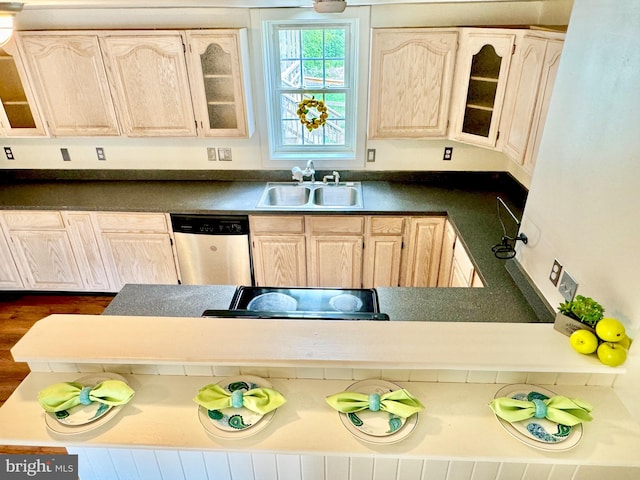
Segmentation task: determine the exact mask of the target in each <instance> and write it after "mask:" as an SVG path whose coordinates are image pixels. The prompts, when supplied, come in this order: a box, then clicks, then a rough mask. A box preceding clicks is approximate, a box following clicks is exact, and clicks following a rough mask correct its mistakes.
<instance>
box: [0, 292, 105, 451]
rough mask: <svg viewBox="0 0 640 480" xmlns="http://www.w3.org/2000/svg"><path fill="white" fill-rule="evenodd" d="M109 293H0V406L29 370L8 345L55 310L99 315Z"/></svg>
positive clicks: (11, 447) (23, 449) (49, 449)
mask: <svg viewBox="0 0 640 480" xmlns="http://www.w3.org/2000/svg"><path fill="white" fill-rule="evenodd" d="M112 299H113V296H112V295H58V294H48V295H31V294H29V295H20V294H12V293H0V406H1V405H2V404H3V403H4V402H5V401H6V400H7V398H9V396H10V395H11V393H12V392H13V391H14V390H15V388H16V387H17V386H18V385H19V384H20V382H21V381H22V380H23V379H24V378H25V377H26V376H27V374H28V373H29V367H27V365H26V364H25V363H19V362H14V361H13V358H12V357H11V352H10V350H11V348H12V347H13V346H14V345H15V343H16V342H17V341H18V340H19V339H20V338H21V337H22V336H23V335H24V334H25V333H26V332H27V330H29V328H31V326H32V325H33V324H34V323H35V322H37V321H38V320H40V319H42V318H44V317H46V316H48V315H51V314H54V313H79V314H91V315H93V314H100V313H102V311H103V310H104V309H105V307H106V306H107V305H109V302H111V300H112ZM64 452H65V450H64V449H60V448H42V447H14V446H2V445H0V453H17V454H25V453H64Z"/></svg>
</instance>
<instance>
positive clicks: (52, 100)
mask: <svg viewBox="0 0 640 480" xmlns="http://www.w3.org/2000/svg"><path fill="white" fill-rule="evenodd" d="M18 39H19V43H20V45H21V48H22V50H23V52H24V54H25V55H24V60H25V63H26V64H27V67H28V72H29V74H30V76H31V79H32V82H33V86H34V89H35V90H36V93H37V96H38V99H39V101H40V104H41V107H42V109H43V115H44V116H45V118H46V119H47V123H48V127H49V131H50V132H51V134H52V135H57V136H63V135H67V136H79V135H85V136H86V135H91V136H95V135H119V134H120V130H119V128H118V122H117V120H116V113H115V108H114V106H113V102H112V100H111V93H110V90H109V85H108V82H107V77H106V73H105V68H104V63H103V61H102V56H101V53H100V45H99V44H98V37H97V36H96V35H51V34H39V33H37V32H29V33H23V34H21V35H19V37H18Z"/></svg>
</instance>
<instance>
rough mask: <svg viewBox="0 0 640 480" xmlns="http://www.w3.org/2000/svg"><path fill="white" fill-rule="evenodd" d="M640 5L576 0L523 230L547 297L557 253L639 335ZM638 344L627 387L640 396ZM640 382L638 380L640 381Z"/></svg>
mask: <svg viewBox="0 0 640 480" xmlns="http://www.w3.org/2000/svg"><path fill="white" fill-rule="evenodd" d="M639 25H640V2H638V1H637V0H575V4H574V9H573V12H572V14H571V22H570V25H569V30H568V32H567V37H566V41H565V46H564V50H563V54H562V60H561V64H560V70H559V72H558V77H557V80H556V84H555V88H554V93H553V98H552V101H551V107H550V110H549V115H548V117H547V124H546V128H545V131H544V136H543V139H542V142H541V145H540V153H539V157H538V160H537V165H536V171H535V173H534V175H533V179H532V183H531V190H530V193H529V197H528V201H527V205H526V208H525V212H524V221H523V225H522V229H521V231H523V232H525V233H526V234H527V235H528V236H529V238H530V240H531V241H530V243H529V244H528V245H527V246H526V247H522V248H521V249H520V251H519V253H518V255H519V258H520V261H521V263H522V265H523V266H524V268H525V269H526V271H527V272H528V274H529V275H530V276H531V278H532V279H533V280H534V282H535V283H536V285H537V286H538V287H539V288H540V290H541V291H542V292H543V294H544V296H545V297H546V298H547V299H548V300H549V302H550V303H551V304H552V305H554V306H556V305H557V304H558V303H559V302H560V301H561V297H560V294H559V293H558V292H557V290H556V289H555V287H553V285H552V284H551V283H550V281H549V280H548V278H547V277H548V275H549V272H550V270H551V266H552V264H553V260H554V258H557V259H558V260H559V261H560V262H561V263H562V264H563V265H564V268H565V269H566V270H567V271H569V272H570V273H571V274H572V276H573V277H574V278H575V279H576V280H577V281H578V283H579V287H578V293H580V294H582V295H585V296H590V297H593V298H595V299H596V300H597V301H599V302H600V303H601V304H602V305H603V306H604V307H605V310H606V311H605V314H606V315H607V316H613V317H617V318H619V319H620V320H621V321H623V322H624V323H625V324H626V326H627V328H628V330H629V331H630V333H631V334H632V336H635V337H636V338H638V333H639V332H640V295H639V294H638V292H640V276H639V275H638V272H639V271H640V255H638V252H636V251H635V246H636V244H637V242H638V239H639V238H640V222H639V221H638V219H639V216H638V207H639V205H640V161H639V160H640V134H639V133H640V114H639V113H638V112H639V110H640V36H639V35H638V32H639V30H638V26H639ZM638 350H640V348H639V347H637V346H635V348H633V347H632V349H631V354H632V355H631V358H630V359H629V360H628V361H627V365H628V367H629V368H630V370H631V374H630V375H627V376H626V377H625V378H626V380H625V381H624V382H621V383H620V387H621V388H623V387H624V388H625V389H627V390H630V391H631V392H632V393H633V395H635V398H636V401H638V400H640V381H639V379H640V358H639V357H640V354H639V352H638ZM634 382H635V386H634V385H633V384H634Z"/></svg>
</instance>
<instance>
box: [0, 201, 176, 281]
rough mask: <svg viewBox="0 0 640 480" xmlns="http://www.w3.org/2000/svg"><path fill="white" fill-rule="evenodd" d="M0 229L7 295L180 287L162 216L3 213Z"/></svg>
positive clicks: (0, 269)
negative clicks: (132, 285)
mask: <svg viewBox="0 0 640 480" xmlns="http://www.w3.org/2000/svg"><path fill="white" fill-rule="evenodd" d="M0 226H1V227H2V230H3V231H0V261H2V265H0V288H2V289H5V290H7V289H12V290H20V289H26V290H59V291H87V292H117V291H119V290H120V289H121V288H122V287H123V286H124V284H125V283H157V284H177V283H178V273H177V272H178V269H177V266H176V257H175V253H174V247H173V243H172V238H171V229H170V227H169V223H168V220H167V216H166V214H164V213H127V212H123V213H120V212H118V213H99V212H57V211H5V212H2V213H0ZM5 257H6V258H5Z"/></svg>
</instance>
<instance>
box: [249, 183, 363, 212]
mask: <svg viewBox="0 0 640 480" xmlns="http://www.w3.org/2000/svg"><path fill="white" fill-rule="evenodd" d="M362 206H363V204H362V184H361V183H360V182H340V183H338V184H334V183H321V182H304V183H293V182H288V183H285V182H282V183H279V182H269V183H267V185H266V186H265V188H264V191H263V193H262V196H261V197H260V201H259V202H258V204H257V205H256V208H269V209H279V210H287V209H289V210H330V209H334V210H336V209H354V208H362Z"/></svg>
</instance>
